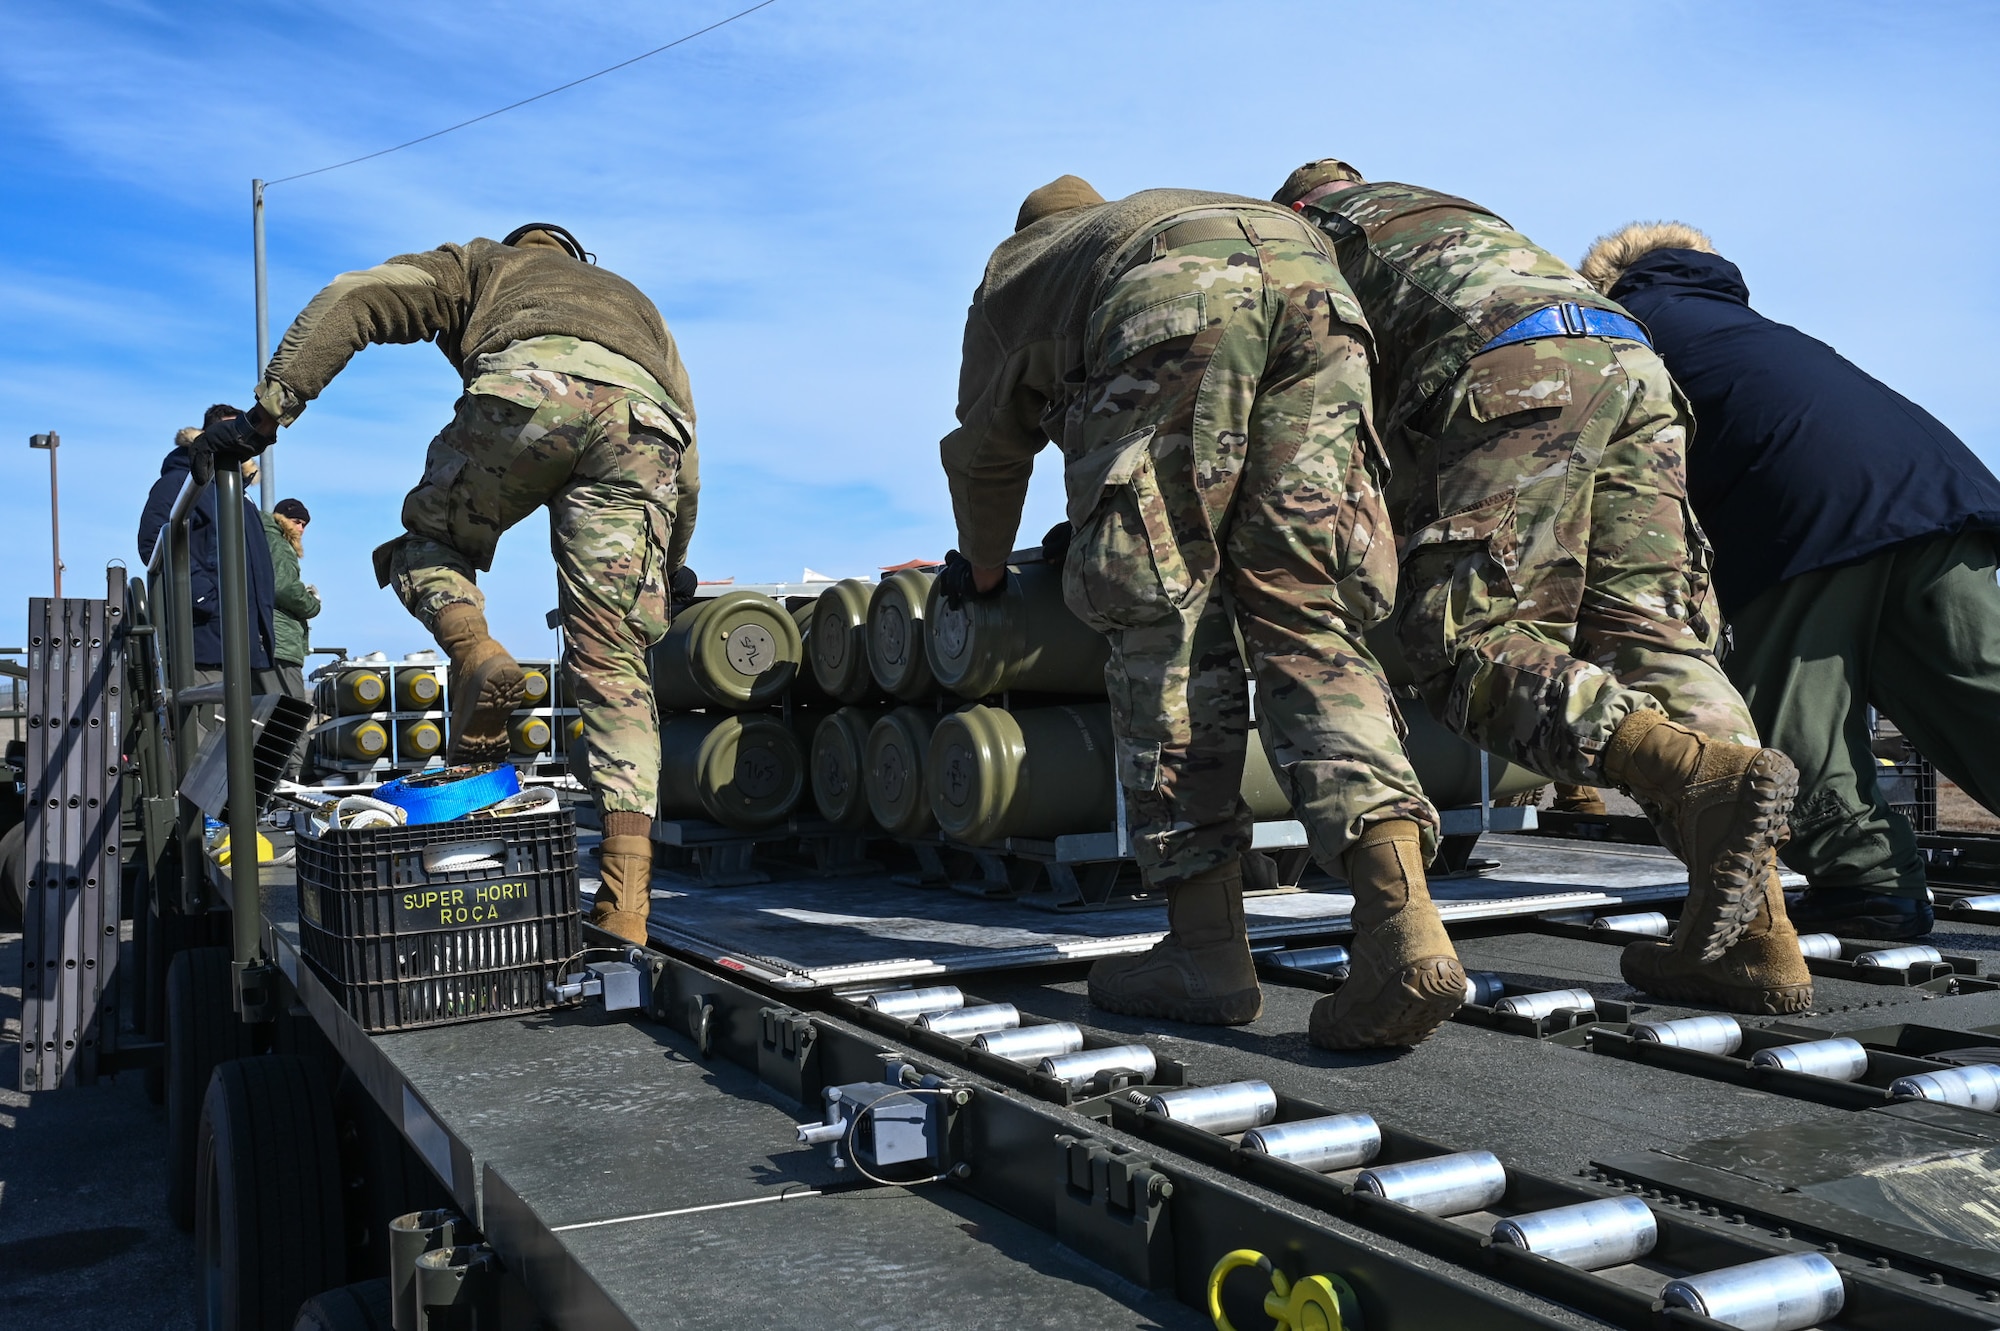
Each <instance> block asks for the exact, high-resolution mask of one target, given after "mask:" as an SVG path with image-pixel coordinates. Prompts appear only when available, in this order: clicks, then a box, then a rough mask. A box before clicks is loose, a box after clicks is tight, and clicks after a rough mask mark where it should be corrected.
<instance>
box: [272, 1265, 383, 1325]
mask: <svg viewBox="0 0 2000 1331" xmlns="http://www.w3.org/2000/svg"><path fill="white" fill-rule="evenodd" d="M392 1325H393V1324H392V1323H391V1322H390V1320H389V1281H388V1278H387V1277H384V1278H383V1279H381V1280H363V1281H361V1282H360V1283H359V1284H354V1285H342V1286H341V1287H340V1288H339V1289H330V1290H328V1291H327V1292H326V1293H324V1294H315V1295H313V1296H312V1297H311V1298H309V1299H307V1300H306V1301H305V1306H304V1307H302V1308H300V1309H299V1316H298V1320H297V1321H295V1322H293V1323H292V1331H391V1327H392Z"/></svg>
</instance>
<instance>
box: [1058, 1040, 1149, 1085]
mask: <svg viewBox="0 0 2000 1331" xmlns="http://www.w3.org/2000/svg"><path fill="white" fill-rule="evenodd" d="M1035 1071H1037V1072H1039V1073H1041V1074H1042V1075H1043V1076H1045V1077H1054V1078H1055V1079H1056V1080H1057V1081H1065V1082H1068V1083H1069V1084H1070V1085H1072V1086H1081V1085H1082V1084H1083V1083H1084V1082H1087V1081H1089V1080H1090V1079H1091V1078H1092V1077H1095V1076H1096V1075H1097V1074H1098V1073H1100V1072H1131V1073H1135V1074H1137V1076H1138V1078H1139V1080H1140V1081H1151V1080H1152V1079H1153V1078H1154V1077H1155V1076H1156V1075H1158V1073H1159V1071H1160V1063H1159V1059H1158V1058H1156V1057H1155V1056H1154V1054H1153V1051H1152V1050H1150V1049H1148V1048H1147V1047H1146V1046H1145V1045H1142V1044H1116V1045H1111V1046H1109V1047H1107V1048H1104V1049H1079V1050H1078V1051H1077V1052H1076V1053H1074V1054H1057V1055H1056V1056H1055V1057H1054V1058H1045V1059H1043V1060H1042V1061H1041V1062H1039V1063H1037V1064H1036V1065H1035Z"/></svg>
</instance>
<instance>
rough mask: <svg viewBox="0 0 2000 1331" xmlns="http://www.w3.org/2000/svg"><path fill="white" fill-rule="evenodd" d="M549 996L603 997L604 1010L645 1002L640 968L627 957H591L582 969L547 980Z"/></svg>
mask: <svg viewBox="0 0 2000 1331" xmlns="http://www.w3.org/2000/svg"><path fill="white" fill-rule="evenodd" d="M548 992H549V997H550V998H552V999H554V1000H555V1001H556V1002H558V1003H561V1002H566V1001H568V1000H569V999H572V998H602V999H603V1000H604V1010H605V1011H606V1012H623V1011H625V1010H627V1009H628V1008H636V1007H640V1006H642V1005H643V1004H644V1002H645V986H644V985H643V984H641V982H640V974H639V968H638V967H637V966H634V965H633V964H632V963H631V962H629V961H592V962H588V963H586V964H585V965H584V968H583V969H582V970H581V971H578V972H574V973H572V974H569V975H566V976H564V977H563V978H562V979H561V980H560V981H556V980H551V981H549V989H548Z"/></svg>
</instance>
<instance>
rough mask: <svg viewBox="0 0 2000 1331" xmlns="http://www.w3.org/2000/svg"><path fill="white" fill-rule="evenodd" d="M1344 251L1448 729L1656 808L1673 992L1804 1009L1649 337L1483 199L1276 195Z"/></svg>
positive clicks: (1370, 187)
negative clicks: (1679, 863) (1675, 902)
mask: <svg viewBox="0 0 2000 1331" xmlns="http://www.w3.org/2000/svg"><path fill="white" fill-rule="evenodd" d="M1276 201H1277V202H1279V203H1283V204H1288V205H1290V206H1292V207H1294V208H1296V209H1298V210H1299V211H1300V213H1301V214H1302V215H1303V216H1304V217H1305V218H1307V219H1308V220H1310V221H1311V222H1313V223H1314V225H1316V226H1317V227H1319V228H1320V229H1321V230H1322V231H1323V232H1324V233H1325V234H1326V235H1327V236H1328V237H1330V238H1331V239H1332V241H1333V242H1334V245H1335V249H1336V253H1337V255H1338V257H1339V261H1340V267H1341V271H1342V273H1343V274H1345V276H1346V277H1347V279H1348V281H1349V282H1350V283H1351V284H1352V286H1353V288H1354V291H1355V294H1356V296H1357V297H1358V298H1359V299H1360V301H1361V305H1362V309H1363V310H1364V311H1365V312H1366V314H1367V316H1368V321H1369V324H1370V325H1371V327H1372V328H1373V329H1374V331H1375V351H1376V360H1375V418H1376V421H1377V423H1378V425H1379V426H1380V427H1381V429H1382V431H1383V439H1384V442H1385V445H1386V447H1387V449H1388V452H1389V457H1390V464H1391V472H1392V476H1393V478H1394V479H1393V481H1392V484H1391V487H1390V495H1389V511H1390V514H1391V516H1392V518H1393V520H1394V522H1395V525H1396V531H1397V534H1398V538H1399V543H1400V546H1401V551H1402V569H1401V579H1402V594H1401V598H1400V600H1399V602H1398V605H1397V607H1396V613H1395V617H1394V621H1393V622H1394V627H1395V636H1396V638H1397V640H1398V642H1399V643H1400V646H1401V648H1402V652H1403V655H1404V657H1405V658H1406V660H1407V662H1408V664H1409V667H1410V670H1411V672H1412V673H1413V674H1414V676H1415V678H1416V681H1417V687H1418V689H1419V691H1420V692H1421V693H1422V695H1423V697H1424V699H1425V701H1426V702H1427V703H1428V704H1429V706H1430V708H1431V710H1432V712H1433V713H1434V714H1435V715H1436V716H1437V717H1438V719H1439V720H1440V721H1442V722H1443V723H1444V724H1445V725H1446V726H1448V727H1450V728H1451V729H1453V730H1455V731H1457V732H1458V733H1459V734H1461V735H1463V736H1465V737H1466V738H1467V739H1469V740H1471V741H1472V742H1473V743H1475V744H1480V745H1483V746H1484V747H1485V748H1487V749H1489V750H1490V751H1492V752H1494V753H1497V754H1499V755H1501V756H1502V757H1505V758H1508V759H1510V760H1512V761H1514V762H1517V763H1520V764H1522V765H1524V766H1527V767H1530V768H1533V769H1534V770H1536V771H1539V772H1542V773H1544V774H1546V775H1548V776H1550V777H1553V778H1555V779H1556V780H1558V781H1561V782H1565V783H1573V784H1577V785H1585V786H1616V787H1619V788H1621V789H1623V790H1625V791H1626V792H1628V793H1629V794H1631V795H1633V796H1634V797H1635V798H1637V799H1638V800H1639V802H1640V803H1641V805H1642V806H1643V807H1645V808H1646V810H1647V812H1648V814H1649V815H1651V817H1652V819H1653V822H1654V824H1655V826H1656V827H1657V828H1658V829H1659V831H1660V834H1661V839H1662V841H1663V842H1664V843H1665V844H1666V845H1667V846H1668V847H1670V848H1672V849H1673V850H1674V851H1675V852H1676V853H1677V854H1679V855H1680V856H1681V857H1682V858H1683V859H1684V860H1685V862H1686V863H1687V866H1688V874H1689V897H1688V902H1687V907H1686V909H1685V910H1684V911H1683V913H1682V916H1681V921H1680V924H1679V926H1678V928H1677V929H1676V932H1675V934H1674V937H1673V939H1672V940H1671V942H1664V943H1663V942H1660V941H1658V940H1648V941H1647V942H1646V943H1641V944H1635V945H1634V946H1633V947H1632V948H1631V949H1628V951H1627V953H1626V955H1625V958H1624V970H1625V974H1626V978H1627V979H1628V980H1629V981H1630V982H1631V983H1633V984H1634V985H1635V986H1637V987H1639V988H1642V989H1645V990H1646V991H1648V992H1650V993H1653V994H1655V995H1658V996H1659V997H1662V998H1674V999H1680V1000H1683V1001H1699V1002H1714V1003H1718V1004H1721V1005H1723V1006H1728V1007H1733V1008H1737V1009H1739V1010H1743V1011H1749V1012H1791V1011H1797V1010H1800V1009H1802V1008H1804V1007H1806V1006H1807V1005H1808V1004H1810V1002H1811V999H1812V984H1811V977H1810V975H1809V974H1808V973H1807V972H1806V969H1805V964H1804V961H1803V959H1802V958H1801V957H1800V956H1799V952H1798V946H1797V942H1796V936H1795V935H1794V934H1793V933H1792V930H1791V926H1790V924H1789V923H1788V922H1787V921H1786V919H1785V915H1784V898H1783V895H1782V893H1780V892H1779V891H1778V888H1777V877H1776V858H1775V853H1774V852H1775V847H1776V845H1777V843H1778V842H1779V840H1781V839H1782V837H1783V835H1784V830H1785V826H1786V817H1787V814H1788V812H1789V810H1790V807H1791V800H1792V796H1793V793H1794V791H1795V790H1796V787H1797V780H1798V775H1797V772H1796V770H1795V769H1794V768H1793V766H1792V764H1791V762H1790V761H1789V760H1788V759H1786V758H1785V757H1784V755H1782V754H1780V753H1778V752H1777V751H1775V750H1772V749H1762V748H1760V747H1759V746H1758V741H1757V734H1756V726H1755V723H1754V722H1753V721H1752V720H1751V719H1750V714H1749V711H1748V709H1747V708H1746V707H1745V706H1744V703H1743V700H1742V698H1741V697H1740V696H1739V695H1738V694H1737V692H1736V690H1735V689H1734V687H1732V686H1731V685H1730V683H1729V681H1728V679H1727V678H1726V677H1725V676H1724V675H1723V673H1722V671H1721V670H1720V669H1719V667H1718V666H1717V663H1716V658H1715V652H1714V650H1713V646H1714V642H1715V636H1716V633H1717V631H1718V627H1719V626H1718V625H1717V624H1716V623H1715V622H1714V621H1713V620H1712V618H1711V608H1710V605H1709V599H1708V543H1707V540H1706V538H1705V537H1704V536H1703V535H1702V532H1701V528H1700V527H1699V526H1698V525H1697V524H1696V522H1695V519H1694V515H1693V512H1692V510H1691V509H1690V508H1689V506H1688V499H1687V477H1686V471H1685V467H1684V465H1683V458H1684V452H1685V448H1686V443H1687V428H1686V419H1687V418H1686V409H1685V403H1684V402H1683V401H1682V399H1681V396H1680V393H1679V391H1678V390H1677V389H1676V388H1675V387H1674V384H1673V381H1672V380H1671V379H1670V378H1669V377H1668V375H1667V371H1666V369H1665V367H1664V366H1663V365H1662V364H1661V363H1660V359H1659V357H1658V356H1656V355H1655V354H1654V353H1653V351H1652V348H1651V347H1650V345H1648V342H1647V339H1646V334H1645V330H1644V329H1643V328H1642V327H1640V326H1639V324H1638V323H1636V322H1635V321H1634V320H1632V319H1631V318H1630V316H1628V315H1626V314H1625V312H1624V311H1623V310H1621V309H1619V307H1618V306H1617V305H1615V304H1614V303H1612V302H1611V301H1610V300H1608V299H1606V298H1605V297H1604V296H1603V295H1601V294H1600V293H1598V292H1597V291H1596V290H1595V289H1594V288H1593V287H1591V286H1590V284H1589V283H1587V282H1585V281H1584V280H1583V279H1582V278H1581V277H1580V276H1578V275H1577V274H1576V273H1575V272H1574V271H1573V270H1571V269H1570V268H1569V267H1568V266H1567V265H1566V264H1564V263H1563V262H1562V261H1561V260H1559V259H1557V258H1556V257H1555V256H1553V255H1551V254H1549V253H1548V252H1547V251H1545V250H1543V249H1540V248H1538V247H1537V246H1535V245H1534V244H1533V243H1531V242H1530V241H1529V240H1528V239H1527V237H1525V236H1523V235H1521V234H1520V233H1519V232H1516V231H1514V230H1513V229H1512V228H1510V227H1509V226H1508V225H1507V224H1506V223H1505V222H1503V221H1502V220H1501V219H1500V218H1498V217H1496V216H1494V215H1493V214H1492V213H1490V212H1488V211H1487V210H1485V209H1484V208H1481V207H1479V206H1478V205H1476V204H1472V203H1468V202H1467V201H1466V200H1464V199H1458V198H1453V197H1451V196H1449V195H1444V194H1438V193H1436V192H1434V191H1431V190H1426V189H1420V188H1417V187H1415V186H1411V185H1401V184H1395V183H1389V182H1374V183H1367V182H1364V181H1363V180H1362V179H1361V176H1360V174H1359V173H1358V172H1356V171H1355V170H1354V169H1353V168H1352V167H1350V166H1348V165H1347V164H1346V163H1344V162H1340V161H1337V160H1334V159H1326V160H1323V161H1319V162H1314V163H1310V164H1308V165H1307V166H1304V167H1301V168H1300V169H1299V170H1298V171H1296V172H1294V173H1293V174H1292V176H1291V178H1290V179H1289V180H1287V181H1286V182H1285V185H1284V187H1283V188H1282V189H1280V190H1279V192H1278V194H1277V195H1276Z"/></svg>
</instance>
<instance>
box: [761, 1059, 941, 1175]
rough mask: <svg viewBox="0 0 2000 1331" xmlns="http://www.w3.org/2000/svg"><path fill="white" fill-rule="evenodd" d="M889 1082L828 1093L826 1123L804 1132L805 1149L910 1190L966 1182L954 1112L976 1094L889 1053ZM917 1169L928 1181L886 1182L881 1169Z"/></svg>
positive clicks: (835, 1088)
mask: <svg viewBox="0 0 2000 1331" xmlns="http://www.w3.org/2000/svg"><path fill="white" fill-rule="evenodd" d="M884 1062H885V1064H886V1067H885V1069H884V1073H883V1076H884V1080H882V1081H856V1082H848V1083H847V1084H845V1085H842V1086H829V1087H827V1088H826V1090H825V1092H824V1099H825V1105H826V1109H825V1119H824V1121H822V1122H819V1123H807V1124H803V1125H801V1126H800V1128H799V1145H801V1146H824V1147H826V1148H827V1150H828V1153H829V1155H830V1157H831V1161H832V1164H833V1167H834V1168H835V1169H845V1168H847V1167H848V1165H849V1164H850V1163H851V1164H852V1165H853V1166H854V1169H855V1172H857V1173H859V1174H860V1175H861V1176H862V1177H864V1178H866V1179H869V1180H871V1181H872V1182H876V1183H891V1184H896V1185H899V1186H903V1187H908V1186H910V1185H911V1184H914V1183H934V1182H936V1181H937V1180H939V1179H943V1178H966V1177H969V1176H970V1175H971V1173H972V1170H971V1167H970V1166H969V1165H966V1164H964V1163H962V1162H961V1163H958V1164H953V1163H951V1161H950V1154H951V1144H950V1139H951V1117H952V1114H953V1113H954V1112H955V1111H956V1110H958V1109H960V1108H963V1107H964V1106H965V1105H966V1104H968V1103H970V1101H971V1099H972V1093H971V1092H970V1091H968V1090H966V1089H965V1088H964V1087H961V1086H954V1085H952V1084H951V1083H949V1082H946V1081H945V1080H944V1079H942V1078H940V1077H938V1076H935V1075H928V1074H926V1075H919V1074H918V1072H917V1070H916V1069H915V1068H913V1067H910V1066H909V1065H908V1064H906V1063H904V1062H902V1061H901V1059H900V1058H898V1057H897V1056H895V1055H885V1056H884ZM910 1165H915V1166H918V1167H919V1168H923V1169H927V1170H929V1171H930V1175H929V1177H927V1178H915V1179H901V1178H882V1177H880V1176H879V1175H878V1174H877V1172H876V1171H878V1170H882V1169H893V1168H895V1167H897V1166H910Z"/></svg>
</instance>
